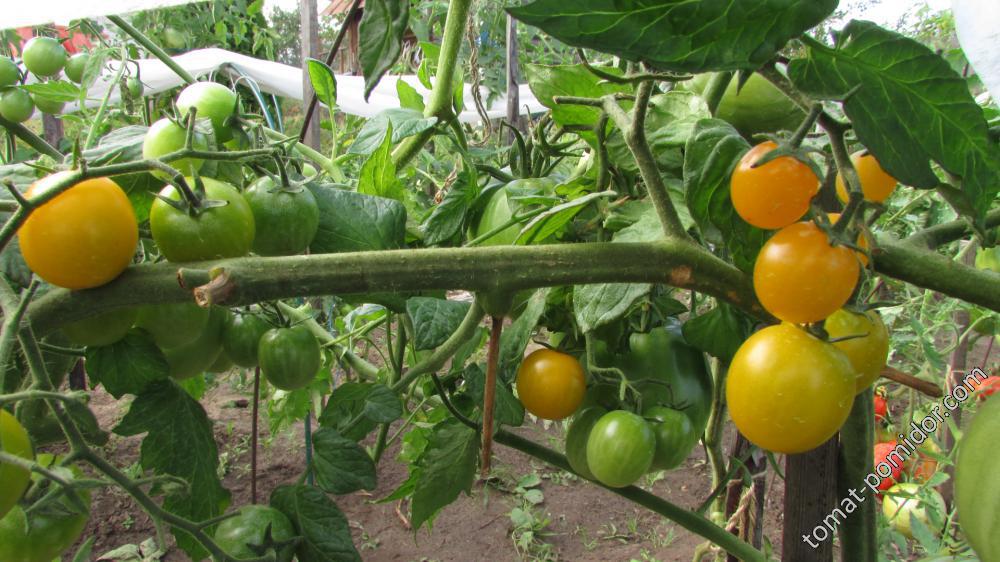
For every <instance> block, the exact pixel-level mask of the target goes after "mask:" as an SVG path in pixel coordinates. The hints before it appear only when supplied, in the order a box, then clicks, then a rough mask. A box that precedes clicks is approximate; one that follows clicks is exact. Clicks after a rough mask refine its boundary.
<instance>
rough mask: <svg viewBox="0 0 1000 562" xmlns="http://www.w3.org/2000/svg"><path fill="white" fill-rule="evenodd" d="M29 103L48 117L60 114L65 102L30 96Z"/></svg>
mask: <svg viewBox="0 0 1000 562" xmlns="http://www.w3.org/2000/svg"><path fill="white" fill-rule="evenodd" d="M31 101H32V103H34V104H35V107H36V108H38V111H41V112H42V113H46V114H48V115H59V114H60V113H62V110H63V108H64V107H66V102H63V101H52V100H51V99H49V98H43V97H41V96H36V95H34V94H32V96H31Z"/></svg>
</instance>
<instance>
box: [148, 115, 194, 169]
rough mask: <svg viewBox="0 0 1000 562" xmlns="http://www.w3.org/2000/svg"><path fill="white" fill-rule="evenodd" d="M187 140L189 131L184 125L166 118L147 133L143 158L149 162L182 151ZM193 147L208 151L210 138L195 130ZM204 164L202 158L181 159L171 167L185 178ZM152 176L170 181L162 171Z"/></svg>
mask: <svg viewBox="0 0 1000 562" xmlns="http://www.w3.org/2000/svg"><path fill="white" fill-rule="evenodd" d="M186 138H187V130H186V129H185V128H184V127H183V126H182V125H178V124H177V123H175V122H173V121H171V120H170V119H167V118H166V117H164V118H163V119H160V120H159V121H157V122H156V123H153V124H152V125H151V126H150V127H149V130H148V131H146V137H145V138H144V139H143V141H142V157H143V158H145V159H147V160H148V159H153V158H159V157H160V156H163V155H165V154H170V153H171V152H176V151H178V150H181V149H183V148H184V141H185V140H186ZM191 146H193V147H194V148H195V149H197V150H208V149H209V142H208V137H206V136H205V135H204V134H203V133H201V132H199V131H198V130H197V129H195V133H194V138H193V139H192V143H191ZM204 163H205V161H204V160H201V159H200V158H181V159H180V160H174V161H172V162H170V163H169V165H170V166H171V167H173V168H174V169H176V170H178V171H180V172H181V173H182V174H184V175H185V176H190V175H193V174H194V173H195V172H197V171H198V170H200V169H201V166H202V165H203V164H204ZM152 174H153V175H154V176H156V177H158V178H160V179H162V180H167V179H170V175H169V174H167V173H166V172H163V171H160V170H155V171H153V172H152Z"/></svg>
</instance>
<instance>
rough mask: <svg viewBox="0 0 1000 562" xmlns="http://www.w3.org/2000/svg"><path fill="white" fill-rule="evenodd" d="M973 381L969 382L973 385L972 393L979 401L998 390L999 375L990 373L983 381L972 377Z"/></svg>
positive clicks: (999, 388)
mask: <svg viewBox="0 0 1000 562" xmlns="http://www.w3.org/2000/svg"><path fill="white" fill-rule="evenodd" d="M973 381H975V382H970V384H972V385H973V386H974V387H975V389H974V390H973V393H974V394H975V395H976V398H977V399H979V400H980V401H983V400H986V399H987V398H989V397H990V396H993V395H994V394H996V393H997V392H1000V377H997V376H994V375H990V376H988V377H986V380H984V381H979V379H976V378H975V377H973Z"/></svg>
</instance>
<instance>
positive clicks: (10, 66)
mask: <svg viewBox="0 0 1000 562" xmlns="http://www.w3.org/2000/svg"><path fill="white" fill-rule="evenodd" d="M20 81H21V69H20V68H18V67H17V63H15V62H14V61H13V60H12V59H9V58H7V57H0V88H6V87H8V86H14V85H16V84H17V83H18V82H20Z"/></svg>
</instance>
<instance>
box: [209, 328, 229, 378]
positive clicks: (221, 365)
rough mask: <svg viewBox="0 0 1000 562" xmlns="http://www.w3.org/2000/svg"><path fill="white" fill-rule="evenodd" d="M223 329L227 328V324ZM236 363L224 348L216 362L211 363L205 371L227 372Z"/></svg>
mask: <svg viewBox="0 0 1000 562" xmlns="http://www.w3.org/2000/svg"><path fill="white" fill-rule="evenodd" d="M223 330H225V326H223ZM234 365H235V363H233V360H232V359H230V358H229V356H228V355H226V349H225V348H222V351H220V352H219V356H218V357H216V358H215V362H214V363H212V364H211V365H209V367H208V368H207V369H205V372H206V373H226V372H228V371H229V370H230V369H232V368H233V366H234Z"/></svg>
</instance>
